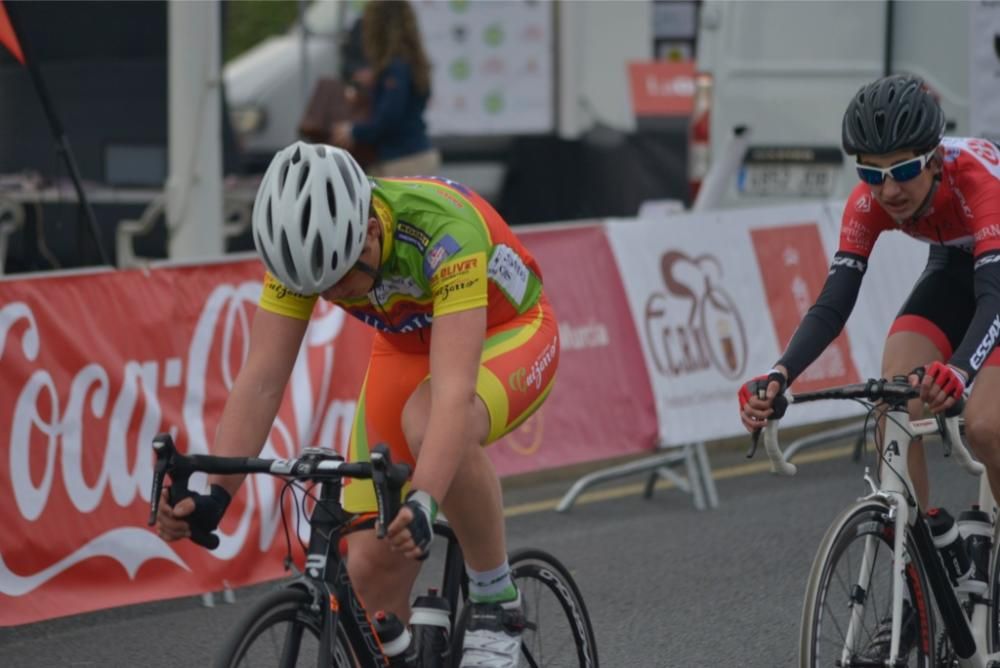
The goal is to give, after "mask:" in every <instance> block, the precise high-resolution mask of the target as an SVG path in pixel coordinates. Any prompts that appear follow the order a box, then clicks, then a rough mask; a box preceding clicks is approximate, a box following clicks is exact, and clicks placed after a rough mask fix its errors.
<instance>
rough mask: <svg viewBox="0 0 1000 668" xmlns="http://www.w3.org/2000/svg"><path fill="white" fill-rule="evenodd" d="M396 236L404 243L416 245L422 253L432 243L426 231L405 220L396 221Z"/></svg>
mask: <svg viewBox="0 0 1000 668" xmlns="http://www.w3.org/2000/svg"><path fill="white" fill-rule="evenodd" d="M396 238H397V239H398V240H400V241H402V242H403V243H404V244H410V245H411V246H416V247H417V249H419V250H420V252H421V253H424V252H426V250H427V247H428V246H429V245H430V243H431V238H430V237H429V236H427V233H426V232H424V231H423V230H421V229H420V228H418V227H415V226H414V225H411V224H410V223H408V222H406V221H405V220H401V221H399V222H398V223H396Z"/></svg>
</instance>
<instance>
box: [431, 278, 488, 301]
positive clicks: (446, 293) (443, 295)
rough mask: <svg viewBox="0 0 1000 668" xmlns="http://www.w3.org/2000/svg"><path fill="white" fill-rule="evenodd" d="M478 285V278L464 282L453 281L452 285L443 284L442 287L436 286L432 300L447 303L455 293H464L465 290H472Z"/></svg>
mask: <svg viewBox="0 0 1000 668" xmlns="http://www.w3.org/2000/svg"><path fill="white" fill-rule="evenodd" d="M478 284H479V279H478V278H472V279H469V280H466V281H455V282H453V283H445V284H444V285H441V286H438V287H437V288H436V289H435V290H434V298H435V299H436V300H438V299H439V300H441V301H443V302H444V301H448V298H449V297H450V296H452V295H453V294H455V293H456V292H465V291H466V290H472V289H473V288H475V287H476V285H478Z"/></svg>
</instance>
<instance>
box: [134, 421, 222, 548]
mask: <svg viewBox="0 0 1000 668" xmlns="http://www.w3.org/2000/svg"><path fill="white" fill-rule="evenodd" d="M153 451H154V452H155V453H156V466H155V467H154V469H153V490H152V496H151V497H150V499H149V505H150V510H149V526H153V525H154V524H156V513H157V509H158V508H159V503H160V494H162V491H163V482H164V477H165V476H166V474H167V473H168V472H169V473H170V486H169V487H168V488H167V503H168V504H169V505H170V507H171V508H173V507H174V506H176V505H177V504H178V503H179V502H180V501H181V500H183V499H186V498H187V497H189V496H194V494H193V493H192V492H191V490H189V489H188V479H189V478H190V477H191V473H192V472H191V470H190V469H189V468H188V467H187V466H182V465H181V460H180V459H179V458H178V456H177V448H176V447H175V446H174V439H173V437H172V436H171V435H170V434H166V433H164V434H157V435H156V436H155V437H154V438H153ZM191 541H192V542H194V543H195V544H197V545H201V546H202V547H204V548H206V549H208V550H214V549H215V548H217V547H219V537H218V536H217V535H216V534H215V533H212V532H208V531H203V530H201V529H199V528H198V527H195V526H193V525H191Z"/></svg>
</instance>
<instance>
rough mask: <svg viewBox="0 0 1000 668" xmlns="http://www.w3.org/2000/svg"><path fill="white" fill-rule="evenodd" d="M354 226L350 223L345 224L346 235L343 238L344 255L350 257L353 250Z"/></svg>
mask: <svg viewBox="0 0 1000 668" xmlns="http://www.w3.org/2000/svg"><path fill="white" fill-rule="evenodd" d="M353 228H354V226H353V225H351V224H350V223H348V224H347V234H346V235H345V236H344V255H346V256H347V257H351V251H352V250H354V229H353Z"/></svg>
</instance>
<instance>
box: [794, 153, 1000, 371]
mask: <svg viewBox="0 0 1000 668" xmlns="http://www.w3.org/2000/svg"><path fill="white" fill-rule="evenodd" d="M941 146H942V158H943V160H942V168H941V174H940V179H939V181H938V182H937V184H936V190H935V191H934V193H933V196H932V199H931V201H930V204H929V206H928V207H927V210H926V211H925V212H924V214H923V215H922V216H921V217H920V218H919V219H917V220H915V221H910V222H906V223H902V224H901V223H897V222H896V221H895V220H894V219H893V218H892V217H891V216H890V215H889V214H888V213H887V212H886V211H885V210H884V209H883V208H882V207H881V206H880V205H879V203H878V202H877V201H876V200H875V199H874V198H873V197H872V194H871V190H870V187H869V186H868V185H867V184H865V183H859V184H858V185H857V186H856V187H855V188H854V191H853V192H852V193H851V196H850V197H849V198H848V200H847V204H846V205H845V207H844V214H843V218H842V221H841V228H840V245H839V248H838V250H837V253H836V254H835V255H834V258H833V262H832V264H831V267H830V273H829V275H828V276H827V279H826V283H825V284H824V286H823V290H822V291H821V293H820V296H819V298H818V299H817V301H816V303H815V304H814V305H813V306H812V308H810V310H809V312H808V313H806V315H805V317H804V318H803V320H802V323H801V324H800V325H799V328H798V329H797V330H796V332H795V335H794V336H793V337H792V340H791V341H790V342H789V344H788V347H787V349H786V350H785V353H784V355H782V357H781V359H780V360H778V363H779V364H782V365H784V366H785V367H786V368H787V369H788V372H789V381H792V380H794V379H795V378H796V377H797V376H798V375H799V374H800V373H802V371H803V370H805V368H806V367H808V366H809V364H811V363H812V362H813V361H814V360H815V359H816V358H817V357H819V355H820V354H821V353H822V352H823V350H825V349H826V347H827V346H828V345H829V344H830V343H831V342H832V341H833V340H834V339H835V338H836V337H837V335H838V334H839V333H840V331H841V329H843V327H844V324H845V323H846V322H847V318H848V316H849V315H850V313H851V311H852V310H853V308H854V304H855V302H856V301H857V296H858V291H859V290H860V287H861V279H862V277H863V276H864V273H865V270H866V269H867V265H868V257H869V255H870V254H871V252H872V249H873V248H874V247H875V242H876V241H877V239H878V237H879V235H880V234H882V233H883V232H887V231H894V230H895V231H900V232H903V233H904V234H907V235H909V236H911V237H913V238H915V239H918V240H920V241H924V242H926V243H928V244H931V245H932V247H935V246H936V247H939V248H940V250H939V251H932V253H931V254H930V258H929V260H928V268H930V265H931V264H935V263H940V262H941V261H942V257H945V256H946V254H945V253H943V251H945V250H946V249H951V250H952V252H953V253H954V252H955V251H960V254H970V255H971V256H972V257H973V258H974V260H975V263H974V266H975V271H974V272H973V283H974V290H975V297H976V309H975V314H974V315H973V317H972V319H971V322H970V323H969V325H968V328H967V329H966V331H965V335H964V337H963V338H962V339H961V342H960V343H959V345H958V346H957V347H956V349H955V351H954V352H953V354H952V356H951V359H949V360H948V362H949V363H950V364H954V365H955V366H957V367H959V368H961V369H963V370H964V371H966V372H967V373H968V374H969V378H970V380H971V378H972V377H974V376H975V374H976V372H978V371H979V369H980V368H981V367H982V364H983V362H984V361H985V359H986V358H987V357H988V356H989V354H990V353H991V352H992V350H993V348H994V347H995V346H996V344H997V339H998V336H1000V150H998V148H997V146H996V145H994V144H993V143H991V142H989V141H987V140H985V139H974V138H960V137H946V138H945V139H944V140H943V141H942V142H941ZM959 288H961V289H963V290H965V289H967V286H956V290H957V289H959Z"/></svg>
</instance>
